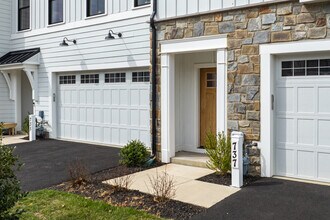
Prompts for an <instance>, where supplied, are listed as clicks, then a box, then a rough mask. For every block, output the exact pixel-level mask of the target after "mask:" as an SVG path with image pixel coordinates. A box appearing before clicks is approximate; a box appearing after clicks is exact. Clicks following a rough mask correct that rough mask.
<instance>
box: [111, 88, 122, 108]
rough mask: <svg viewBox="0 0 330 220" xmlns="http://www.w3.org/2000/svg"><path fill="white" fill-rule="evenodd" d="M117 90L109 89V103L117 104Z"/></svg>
mask: <svg viewBox="0 0 330 220" xmlns="http://www.w3.org/2000/svg"><path fill="white" fill-rule="evenodd" d="M119 97H120V96H119V90H111V105H119Z"/></svg>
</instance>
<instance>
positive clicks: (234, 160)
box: [231, 142, 238, 168]
mask: <svg viewBox="0 0 330 220" xmlns="http://www.w3.org/2000/svg"><path fill="white" fill-rule="evenodd" d="M232 145H233V146H232V155H231V157H232V166H233V168H238V164H237V142H234V143H233V144H232Z"/></svg>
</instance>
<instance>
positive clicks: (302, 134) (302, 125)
mask: <svg viewBox="0 0 330 220" xmlns="http://www.w3.org/2000/svg"><path fill="white" fill-rule="evenodd" d="M297 130H298V132H297V135H298V144H300V145H311V146H313V144H314V134H315V133H314V132H315V128H314V120H308V119H298V126H297Z"/></svg>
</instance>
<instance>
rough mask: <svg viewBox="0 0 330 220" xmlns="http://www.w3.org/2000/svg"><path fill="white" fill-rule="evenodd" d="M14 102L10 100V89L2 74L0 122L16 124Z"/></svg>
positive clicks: (0, 82) (0, 80)
mask: <svg viewBox="0 0 330 220" xmlns="http://www.w3.org/2000/svg"><path fill="white" fill-rule="evenodd" d="M14 109H15V107H14V101H11V100H10V99H9V89H8V86H7V83H6V80H5V78H4V77H3V75H2V73H0V122H15V112H14Z"/></svg>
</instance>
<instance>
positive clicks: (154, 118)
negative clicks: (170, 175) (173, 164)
mask: <svg viewBox="0 0 330 220" xmlns="http://www.w3.org/2000/svg"><path fill="white" fill-rule="evenodd" d="M152 6H153V7H152V14H151V16H150V27H151V41H152V42H151V50H152V51H151V68H152V70H151V78H152V81H151V83H152V85H151V87H152V88H151V90H152V113H151V117H152V122H151V124H152V125H151V126H152V140H151V141H152V154H153V155H154V156H156V154H157V128H156V126H157V111H156V108H157V100H156V99H157V94H156V93H157V79H156V77H157V76H156V75H157V39H156V38H157V30H156V25H155V17H156V14H157V0H153V2H152Z"/></svg>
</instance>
